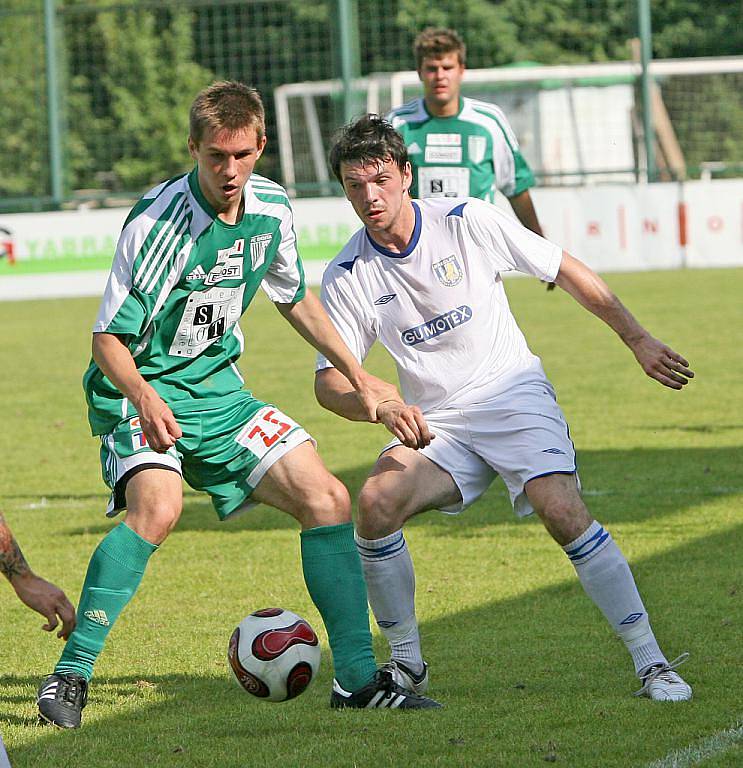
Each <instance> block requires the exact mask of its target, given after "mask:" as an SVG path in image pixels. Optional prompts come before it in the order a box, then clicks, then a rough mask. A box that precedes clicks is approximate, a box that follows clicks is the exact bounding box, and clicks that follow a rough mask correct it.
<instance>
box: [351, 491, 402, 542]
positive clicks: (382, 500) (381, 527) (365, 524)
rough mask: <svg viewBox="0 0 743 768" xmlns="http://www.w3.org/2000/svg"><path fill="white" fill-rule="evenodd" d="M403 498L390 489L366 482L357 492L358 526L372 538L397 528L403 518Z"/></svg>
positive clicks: (384, 534)
mask: <svg viewBox="0 0 743 768" xmlns="http://www.w3.org/2000/svg"><path fill="white" fill-rule="evenodd" d="M404 506H405V505H404V500H403V499H401V498H400V497H399V495H398V494H397V493H395V492H394V491H393V490H392V489H390V488H386V487H384V486H383V485H381V484H379V483H373V482H367V483H366V485H364V487H363V488H362V489H361V492H360V493H359V502H358V508H359V527H360V528H361V529H363V530H364V531H366V532H367V533H373V534H374V535H373V538H376V537H381V536H386V535H387V534H389V533H394V532H395V531H396V530H398V529H399V528H400V527H401V526H402V524H403V522H404V520H405V508H404Z"/></svg>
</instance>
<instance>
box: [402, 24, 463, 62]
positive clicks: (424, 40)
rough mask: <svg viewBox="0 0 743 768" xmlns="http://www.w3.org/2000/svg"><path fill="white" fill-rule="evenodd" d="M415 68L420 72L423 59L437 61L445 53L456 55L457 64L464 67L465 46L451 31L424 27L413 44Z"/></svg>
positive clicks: (456, 34) (457, 35) (455, 33)
mask: <svg viewBox="0 0 743 768" xmlns="http://www.w3.org/2000/svg"><path fill="white" fill-rule="evenodd" d="M413 53H414V54H415V68H416V69H418V70H420V68H421V66H422V65H423V60H424V59H439V58H441V57H442V56H445V55H446V54H447V53H456V54H457V58H458V59H459V63H460V64H461V65H462V66H464V62H465V59H466V57H467V46H466V45H465V44H464V40H462V38H461V37H460V36H459V34H458V33H457V32H455V31H454V30H453V29H445V28H443V27H426V29H424V30H423V31H422V32H421V33H420V34H419V35H418V37H416V38H415V42H414V43H413Z"/></svg>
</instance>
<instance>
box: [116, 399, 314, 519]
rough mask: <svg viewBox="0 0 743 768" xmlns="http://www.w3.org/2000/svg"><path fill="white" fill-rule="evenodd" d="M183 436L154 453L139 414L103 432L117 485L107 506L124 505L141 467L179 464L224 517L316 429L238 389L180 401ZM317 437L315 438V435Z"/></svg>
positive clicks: (241, 504) (174, 468)
mask: <svg viewBox="0 0 743 768" xmlns="http://www.w3.org/2000/svg"><path fill="white" fill-rule="evenodd" d="M174 415H175V418H176V421H177V422H178V425H179V426H180V428H181V430H182V431H183V437H181V438H180V439H179V440H178V441H177V442H176V444H175V446H173V447H172V448H171V449H170V450H169V451H168V452H167V453H156V452H155V451H153V450H152V449H151V448H150V447H149V445H147V441H146V439H145V436H144V434H143V432H142V428H141V426H140V422H139V417H138V416H134V417H131V418H127V419H122V421H120V422H119V423H118V424H117V425H116V427H115V428H114V429H113V430H112V431H111V432H109V433H108V434H105V435H101V467H102V469H103V479H104V481H105V482H106V485H108V487H109V488H110V489H111V500H110V501H109V504H108V509H107V511H106V514H107V515H108V516H109V517H113V516H114V515H116V514H118V512H119V511H120V510H121V509H124V508H125V507H126V495H125V491H126V484H127V482H128V481H129V480H130V478H132V477H133V476H134V475H135V474H136V473H137V472H141V471H142V470H143V469H168V470H172V471H173V472H178V474H180V475H181V476H182V477H183V479H184V480H185V481H186V482H187V483H188V484H189V485H190V486H191V488H194V489H195V490H197V491H206V492H207V493H208V494H209V495H210V496H211V499H212V504H214V508H215V509H216V510H217V514H218V515H219V517H220V519H221V520H224V519H225V518H226V517H229V516H230V515H231V514H233V513H234V512H236V511H237V510H239V509H240V508H241V507H245V506H252V505H251V503H250V502H249V501H248V499H249V497H250V494H251V493H252V492H253V490H254V489H255V487H256V486H257V485H258V483H259V482H260V481H261V478H262V477H263V475H265V474H266V472H267V471H268V470H269V469H270V467H271V465H272V464H274V462H276V461H278V460H279V459H280V458H281V457H282V456H284V455H285V454H287V453H288V452H289V451H290V450H292V448H295V447H296V446H298V445H300V444H301V443H303V442H305V441H306V440H312V438H311V437H310V435H309V434H308V433H307V432H305V430H304V429H303V428H302V427H301V426H300V425H299V424H297V423H296V422H295V421H294V420H293V419H291V418H290V417H289V416H287V415H286V414H284V413H282V412H281V411H280V410H279V409H278V408H276V407H275V406H273V405H270V404H268V403H264V402H262V401H260V400H256V399H255V398H254V397H253V396H252V395H251V394H250V393H249V392H246V391H240V392H235V393H234V394H231V395H226V396H224V397H218V398H217V397H215V398H212V399H205V400H200V401H197V402H196V403H194V404H189V410H183V406H181V408H180V409H178V408H176V409H174ZM313 442H314V441H313Z"/></svg>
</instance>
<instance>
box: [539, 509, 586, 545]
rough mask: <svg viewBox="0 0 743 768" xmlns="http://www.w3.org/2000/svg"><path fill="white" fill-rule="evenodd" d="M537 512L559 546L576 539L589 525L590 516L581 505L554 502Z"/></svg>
mask: <svg viewBox="0 0 743 768" xmlns="http://www.w3.org/2000/svg"><path fill="white" fill-rule="evenodd" d="M537 512H538V514H539V517H540V518H541V519H542V522H543V523H544V524H545V526H546V527H547V529H548V531H549V532H550V534H552V536H553V537H554V538H555V539H556V540H557V541H558V542H559V543H561V544H568V543H569V542H571V541H573V540H575V539H577V538H578V536H580V535H581V534H582V533H583V532H584V531H585V530H586V528H588V526H589V525H590V524H591V516H590V514H589V513H588V510H587V509H586V507H585V506H584V505H583V504H582V503H577V504H576V503H571V502H570V501H568V500H556V501H554V502H551V503H548V504H546V505H545V506H544V508H543V509H541V510H537Z"/></svg>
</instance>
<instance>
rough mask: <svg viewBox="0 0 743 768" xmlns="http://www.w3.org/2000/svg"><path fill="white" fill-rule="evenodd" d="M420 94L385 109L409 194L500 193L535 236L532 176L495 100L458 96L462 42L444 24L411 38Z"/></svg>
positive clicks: (462, 64) (463, 54)
mask: <svg viewBox="0 0 743 768" xmlns="http://www.w3.org/2000/svg"><path fill="white" fill-rule="evenodd" d="M413 50H414V53H415V65H416V69H417V70H418V76H419V77H420V79H421V83H423V97H422V98H417V99H413V100H412V101H409V102H407V103H406V104H403V105H402V106H400V107H397V108H396V109H393V110H392V112H390V114H389V115H388V116H387V119H388V120H389V121H390V122H391V123H392V125H393V126H394V127H395V128H396V129H397V130H398V131H399V132H400V133H401V134H402V136H403V139H404V140H405V144H406V146H407V148H408V156H409V158H410V163H411V165H412V167H413V186H412V187H411V189H410V193H411V195H412V196H413V197H420V198H425V197H479V198H480V199H481V200H488V201H490V202H493V200H494V196H495V190H496V189H497V190H499V191H500V192H502V193H503V194H504V195H505V196H506V197H507V198H508V201H509V202H510V204H511V207H512V208H513V211H514V213H515V214H516V216H517V217H518V219H519V221H520V222H521V223H522V224H523V225H524V226H525V227H526V228H527V229H530V230H532V232H536V233H537V234H538V235H542V234H543V233H542V228H541V226H540V225H539V220H538V218H537V214H536V212H535V210H534V204H533V203H532V199H531V195H530V194H529V189H530V187H533V186H534V175H533V174H532V172H531V169H530V168H529V166H528V165H527V163H526V160H524V158H523V156H522V154H521V152H520V151H519V145H518V141H517V140H516V136H515V134H514V132H513V130H512V128H511V126H510V125H509V123H508V120H507V119H506V116H505V115H504V114H503V111H502V110H501V109H500V108H499V107H497V106H496V105H495V104H489V103H487V102H484V101H478V100H476V99H470V98H466V97H462V96H461V87H462V78H463V77H464V71H465V58H466V47H465V44H464V41H463V40H462V38H461V37H460V36H459V35H458V34H457V33H456V32H455V31H454V30H451V29H434V28H428V29H425V30H424V31H423V32H421V33H420V34H419V35H418V37H417V38H416V39H415V43H414V45H413Z"/></svg>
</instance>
